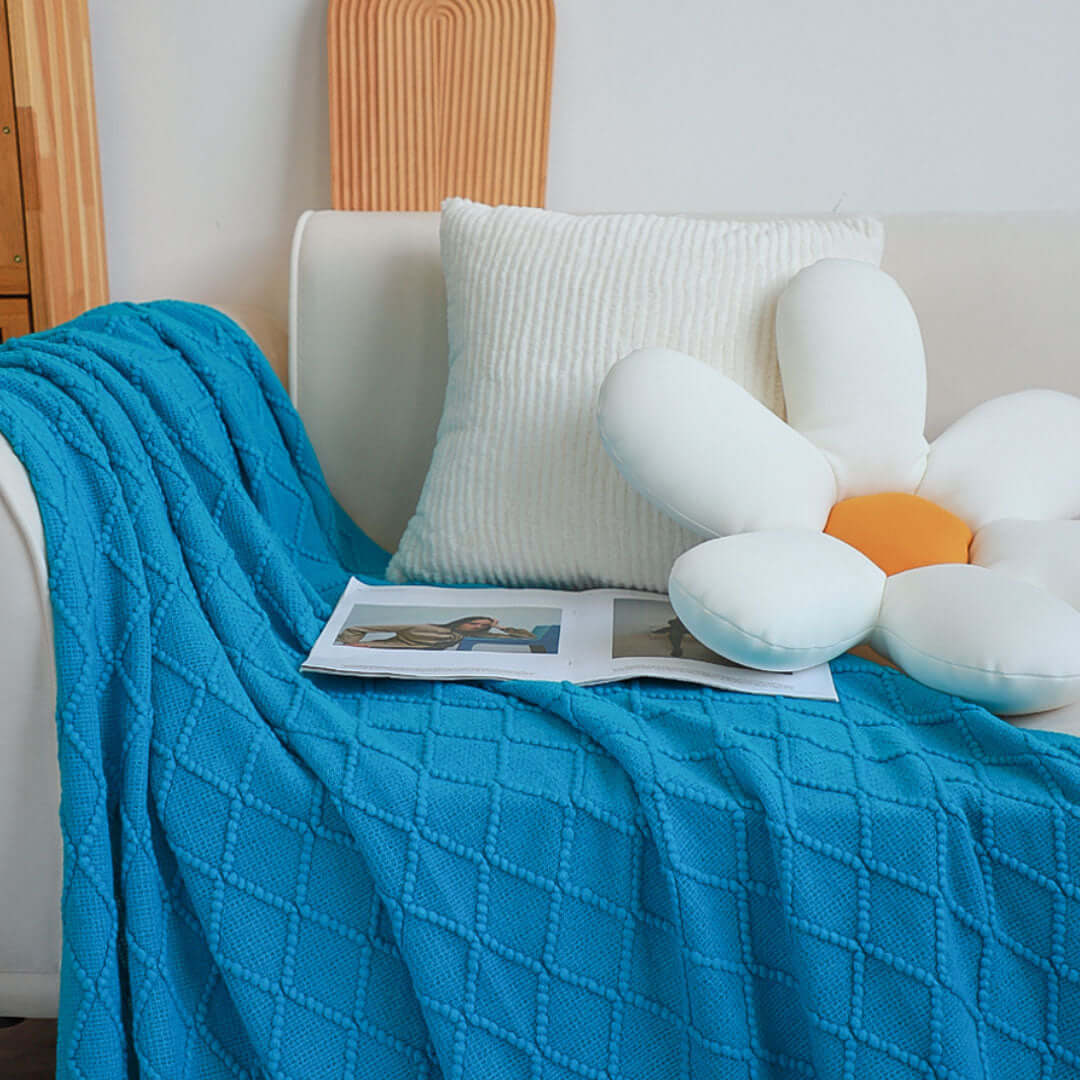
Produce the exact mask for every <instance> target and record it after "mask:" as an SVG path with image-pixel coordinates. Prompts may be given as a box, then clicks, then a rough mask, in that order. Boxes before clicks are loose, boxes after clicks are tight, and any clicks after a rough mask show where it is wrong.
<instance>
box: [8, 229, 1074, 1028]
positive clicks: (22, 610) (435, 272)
mask: <svg viewBox="0 0 1080 1080" xmlns="http://www.w3.org/2000/svg"><path fill="white" fill-rule="evenodd" d="M886 224H887V239H886V254H885V267H886V269H888V270H889V271H890V272H891V273H893V274H894V275H895V276H896V277H897V278H898V279H899V280H900V282H901V284H902V285H903V286H904V288H905V289H906V290H907V291H908V294H909V295H910V297H911V299H912V301H913V303H914V305H915V308H916V311H917V312H918V314H919V318H920V320H921V322H922V327H923V332H924V336H925V339H926V347H927V358H928V365H929V385H930V391H929V396H930V403H929V414H930V419H929V429H928V431H929V434H931V435H933V434H936V433H937V432H938V431H940V430H941V429H942V428H943V427H944V426H945V424H946V423H947V422H948V421H949V420H951V419H952V418H954V417H955V416H957V415H959V414H960V413H961V412H963V411H965V410H966V409H968V408H969V407H971V406H972V405H974V404H975V403H976V402H978V401H981V400H983V399H985V398H988V397H992V396H994V395H995V394H1000V393H1004V392H1007V391H1010V390H1015V389H1019V388H1021V387H1025V386H1033V385H1041V386H1048V387H1053V388H1057V389H1061V390H1068V391H1071V392H1073V393H1078V394H1080V304H1078V303H1077V300H1076V296H1075V292H1076V288H1077V283H1080V217H1015V218H1003V217H993V218H990V217H900V218H889V219H887V221H886ZM444 303H445V301H444V296H443V287H442V277H441V273H440V269H439V260H438V217H437V215H435V214H349V213H334V212H329V211H328V212H318V213H314V214H309V215H305V216H304V218H302V219H301V221H300V223H299V225H298V227H297V232H296V240H295V244H294V249H293V266H292V290H291V301H290V339H289V380H290V389H291V392H292V394H293V398H294V400H295V401H296V402H297V404H298V406H299V409H300V412H301V414H302V415H303V417H304V420H305V422H306V423H307V426H308V430H309V433H310V435H311V438H312V440H313V442H314V444H315V448H316V450H317V452H318V454H319V457H320V460H321V461H322V463H323V467H324V470H325V472H326V475H327V479H328V480H329V482H330V485H331V487H332V488H333V489H334V491H335V493H336V494H337V495H338V497H339V498H340V499H341V501H342V502H343V503H344V505H345V506H346V508H347V509H348V510H349V511H350V512H351V513H352V514H353V516H354V517H355V518H356V520H357V521H358V523H359V524H360V525H361V526H363V527H364V528H365V529H366V530H367V531H368V532H369V534H370V535H371V536H372V537H373V538H374V539H376V540H377V541H378V542H379V543H381V544H383V545H384V546H386V547H390V548H392V547H394V546H395V545H396V543H397V540H398V538H399V536H400V535H401V532H402V530H403V529H404V526H405V523H406V521H407V520H408V517H409V515H410V513H411V512H412V509H413V506H414V505H415V502H416V498H417V495H418V493H419V489H420V485H421V483H422V482H423V477H424V473H425V470H426V468H427V463H428V459H429V457H430V453H431V449H432V446H433V445H434V433H435V425H436V423H437V421H438V416H439V411H440V408H441V405H442V396H443V390H444V387H445V380H446V338H445V311H444ZM257 335H258V337H259V338H260V339H261V340H263V341H266V342H267V343H268V344H269V346H270V351H273V350H274V348H275V343H274V342H273V339H272V337H271V338H269V339H267V338H266V337H265V331H262V330H259V331H257ZM0 582H2V584H0V595H2V596H3V597H4V598H5V600H6V603H5V604H4V605H3V608H2V609H0V681H2V684H3V687H4V694H3V698H2V700H0V1016H4V1015H9V1016H12V1015H15V1016H49V1015H55V1013H56V995H57V986H58V965H59V953H60V947H59V943H60V927H59V891H60V881H61V870H60V867H61V851H60V837H59V829H58V826H57V813H56V808H57V802H58V797H59V786H58V777H57V769H56V750H55V734H54V727H53V715H52V714H53V700H54V695H55V673H54V670H53V664H52V650H51V625H50V620H49V605H48V592H47V583H46V562H45V556H44V548H43V543H42V533H41V522H40V519H39V517H38V513H37V507H36V503H35V502H34V497H33V493H32V491H31V489H30V486H29V483H28V480H27V477H26V474H25V472H24V471H23V469H22V466H21V465H20V464H19V462H18V461H17V460H16V459H15V457H14V455H13V454H12V453H11V450H10V448H9V447H8V446H7V444H6V443H5V442H3V440H2V439H0ZM1020 722H1025V721H1020ZM1026 722H1027V723H1030V724H1032V725H1038V726H1044V727H1053V728H1057V729H1060V730H1068V731H1072V732H1074V733H1076V734H1080V710H1063V711H1062V712H1059V713H1056V714H1055V713H1050V714H1044V715H1042V716H1040V717H1037V718H1033V719H1032V720H1030V721H1026Z"/></svg>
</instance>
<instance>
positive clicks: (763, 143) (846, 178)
mask: <svg viewBox="0 0 1080 1080" xmlns="http://www.w3.org/2000/svg"><path fill="white" fill-rule="evenodd" d="M89 3H90V14H91V22H92V31H93V48H94V62H95V73H96V81H97V100H98V120H99V126H100V139H101V150H102V159H103V173H104V189H105V215H106V228H107V233H108V245H109V260H110V273H111V280H112V290H113V295H114V297H116V298H123V299H145V298H150V297H156V296H166V295H169V296H179V297H183V298H189V299H201V300H209V301H215V302H232V303H255V304H261V305H263V306H265V307H267V308H269V309H270V310H272V311H274V312H277V313H281V314H283V313H284V300H285V290H286V279H287V265H286V263H287V255H288V244H289V237H290V233H291V229H292V224H293V222H294V220H295V218H296V216H297V214H298V213H299V212H300V211H301V210H303V209H305V208H307V207H311V206H326V205H328V200H329V179H328V173H329V153H328V149H327V139H328V135H327V118H326V89H325V87H326V65H325V56H324V44H323V41H324V34H325V17H324V12H325V6H326V2H325V0H89ZM558 11H559V29H558V36H557V42H558V44H557V50H556V71H555V97H554V104H553V115H552V138H551V153H550V159H549V168H550V179H549V186H548V205H549V206H552V207H557V208H566V209H601V208H603V209H624V208H638V209H639V208H656V209H691V210H693V209H697V210H706V209H708V210H730V211H732V212H758V211H774V212H783V211H789V212H823V211H829V210H831V209H833V208H835V207H839V208H841V209H844V210H873V211H879V212H882V213H902V212H920V211H989V212H993V211H1002V210H1009V211H1053V210H1077V209H1080V150H1078V147H1080V65H1078V64H1077V62H1076V57H1075V45H1076V42H1077V41H1078V40H1080V5H1077V4H1076V2H1075V0H1041V2H1040V3H1038V4H1032V3H1030V0H904V2H898V0H817V2H800V0H741V2H738V3H736V2H735V0H662V2H660V3H658V2H657V0H559V3H558Z"/></svg>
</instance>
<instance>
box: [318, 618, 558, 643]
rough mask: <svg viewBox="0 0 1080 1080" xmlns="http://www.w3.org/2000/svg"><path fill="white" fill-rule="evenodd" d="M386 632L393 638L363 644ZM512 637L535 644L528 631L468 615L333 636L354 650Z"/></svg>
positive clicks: (359, 628) (350, 628) (348, 630)
mask: <svg viewBox="0 0 1080 1080" xmlns="http://www.w3.org/2000/svg"><path fill="white" fill-rule="evenodd" d="M379 633H390V634H393V637H389V638H378V639H376V640H374V641H365V640H364V639H365V638H366V637H367V635H368V634H379ZM467 637H468V638H476V637H490V638H515V639H518V640H521V641H523V642H528V641H538V640H539V639H538V638H537V637H536V635H535V634H533V633H532V631H530V630H522V629H519V628H518V627H516V626H501V625H500V623H499V620H498V619H493V618H491V616H489V615H469V616H466V617H465V618H463V619H454V620H452V621H451V622H447V623H412V624H407V625H401V626H347V627H345V629H344V630H342V631H341V633H340V634H338V636H337V641H336V642H335V644H337V645H350V646H352V647H353V648H356V649H424V650H428V651H432V650H436V651H437V650H445V649H454V648H457V646H458V645H460V644H461V643H462V641H464V640H465V638H467Z"/></svg>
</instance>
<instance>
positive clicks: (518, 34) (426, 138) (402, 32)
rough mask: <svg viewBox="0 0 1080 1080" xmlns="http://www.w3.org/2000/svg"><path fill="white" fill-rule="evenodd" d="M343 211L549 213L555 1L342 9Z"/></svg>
mask: <svg viewBox="0 0 1080 1080" xmlns="http://www.w3.org/2000/svg"><path fill="white" fill-rule="evenodd" d="M327 46H328V55H329V70H330V162H331V180H332V192H333V205H334V208H335V209H338V210H437V209H438V208H439V205H440V203H441V202H442V200H443V199H444V198H446V197H448V196H451V195H465V196H468V197H469V198H472V199H476V200H478V201H481V202H488V203H513V204H516V205H520V206H542V205H543V204H544V192H545V189H546V187H547V154H548V131H549V124H550V115H551V73H552V61H553V56H554V46H555V7H554V0H330V6H329V13H328V24H327Z"/></svg>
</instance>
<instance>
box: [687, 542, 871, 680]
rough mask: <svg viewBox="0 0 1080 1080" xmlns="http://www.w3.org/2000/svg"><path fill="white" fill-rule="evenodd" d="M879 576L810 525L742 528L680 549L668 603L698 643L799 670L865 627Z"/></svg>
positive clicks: (841, 648) (759, 663) (847, 644)
mask: <svg viewBox="0 0 1080 1080" xmlns="http://www.w3.org/2000/svg"><path fill="white" fill-rule="evenodd" d="M884 586H885V575H884V573H882V571H881V570H879V569H878V567H876V566H875V565H874V564H873V563H872V562H871V561H870V560H869V559H867V558H866V556H864V555H862V554H860V553H859V552H858V551H856V550H855V549H854V548H853V547H849V546H848V545H847V544H845V543H843V542H842V541H840V540H834V539H833V538H832V537H831V536H826V535H824V534H823V533H819V532H812V531H810V530H778V531H775V532H757V533H742V534H740V535H738V536H725V537H723V538H721V539H719V540H710V541H708V542H707V543H704V544H700V545H699V546H698V547H696V548H692V549H691V550H690V551H688V552H686V554H684V555H682V556H680V557H679V559H678V560H677V561H676V563H675V566H674V567H673V568H672V571H671V579H670V582H669V589H670V594H671V606H672V607H673V608H674V609H675V613H676V614H677V615H678V616H679V618H680V619H681V620H682V622H683V624H684V625H685V626H686V628H687V629H688V630H689V631H690V633H692V634H693V635H694V636H695V637H696V638H697V639H698V641H700V642H701V643H702V644H703V645H705V646H707V647H708V648H710V649H712V650H713V651H714V652H717V653H719V654H720V655H721V656H725V657H727V658H728V659H729V660H734V661H735V662H736V663H739V664H745V665H747V666H748V667H755V668H762V669H765V670H767V671H799V670H801V669H802V668H808V667H812V666H813V665H814V664H821V663H824V662H825V661H827V660H831V659H832V658H833V657H834V656H839V655H840V653H842V652H845V651H846V650H847V649H849V648H851V646H852V645H856V644H858V643H859V642H860V641H862V640H863V639H864V638H865V637H866V636H867V635H868V634H869V633H870V631H871V630H872V628H873V626H874V623H875V620H876V618H877V614H878V609H879V608H880V606H881V597H882V590H883V589H884Z"/></svg>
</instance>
